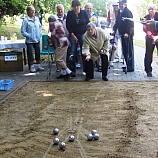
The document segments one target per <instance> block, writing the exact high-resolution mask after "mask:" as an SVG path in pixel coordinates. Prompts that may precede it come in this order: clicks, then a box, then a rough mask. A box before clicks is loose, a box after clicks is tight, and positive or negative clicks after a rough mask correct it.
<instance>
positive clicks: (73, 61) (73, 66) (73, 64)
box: [68, 35, 77, 73]
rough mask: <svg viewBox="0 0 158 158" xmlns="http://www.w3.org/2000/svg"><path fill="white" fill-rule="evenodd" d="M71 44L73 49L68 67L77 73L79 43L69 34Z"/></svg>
mask: <svg viewBox="0 0 158 158" xmlns="http://www.w3.org/2000/svg"><path fill="white" fill-rule="evenodd" d="M69 40H70V45H71V51H70V54H69V58H68V67H69V69H70V70H71V71H72V72H74V73H76V48H77V43H76V42H75V41H74V39H73V38H72V37H71V35H69Z"/></svg>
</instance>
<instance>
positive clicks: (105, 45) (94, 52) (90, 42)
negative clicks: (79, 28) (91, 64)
mask: <svg viewBox="0 0 158 158" xmlns="http://www.w3.org/2000/svg"><path fill="white" fill-rule="evenodd" d="M95 29H96V38H94V37H92V36H90V35H89V34H88V33H87V32H86V33H85V35H84V39H83V47H82V54H83V55H84V56H86V55H88V54H91V58H92V60H94V61H96V60H97V59H98V57H99V55H100V51H101V50H104V53H105V54H106V55H107V56H109V39H108V36H107V35H106V33H105V31H104V30H103V29H101V28H99V27H96V28H95Z"/></svg>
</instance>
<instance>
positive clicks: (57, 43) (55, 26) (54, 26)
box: [49, 20, 68, 48]
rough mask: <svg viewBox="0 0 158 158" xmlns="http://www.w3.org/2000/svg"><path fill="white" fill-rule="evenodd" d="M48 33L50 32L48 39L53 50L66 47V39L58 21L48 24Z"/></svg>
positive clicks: (62, 27)
mask: <svg viewBox="0 0 158 158" xmlns="http://www.w3.org/2000/svg"><path fill="white" fill-rule="evenodd" d="M49 31H50V32H51V36H50V39H51V40H52V42H53V45H54V47H55V48H57V47H60V48H63V47H65V46H68V39H67V37H66V34H65V30H64V26H63V24H62V23H61V22H60V21H58V20H56V21H54V22H50V23H49Z"/></svg>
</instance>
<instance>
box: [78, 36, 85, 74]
mask: <svg viewBox="0 0 158 158" xmlns="http://www.w3.org/2000/svg"><path fill="white" fill-rule="evenodd" d="M83 36H84V34H81V35H77V38H78V42H79V44H80V52H81V57H82V65H83V72H85V68H84V67H85V56H84V55H83V54H82V46H83Z"/></svg>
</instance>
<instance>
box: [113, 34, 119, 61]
mask: <svg viewBox="0 0 158 158" xmlns="http://www.w3.org/2000/svg"><path fill="white" fill-rule="evenodd" d="M118 40H119V35H118V34H116V35H115V41H116V44H117V49H116V53H115V55H114V58H115V59H119V58H120V54H119V51H118Z"/></svg>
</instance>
